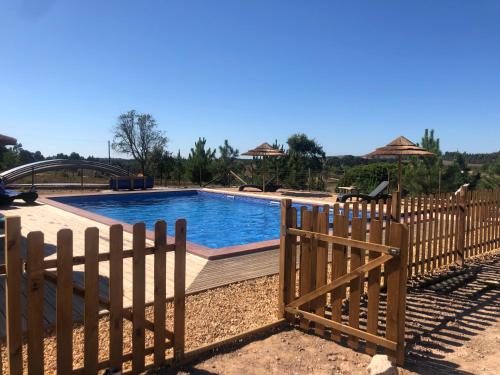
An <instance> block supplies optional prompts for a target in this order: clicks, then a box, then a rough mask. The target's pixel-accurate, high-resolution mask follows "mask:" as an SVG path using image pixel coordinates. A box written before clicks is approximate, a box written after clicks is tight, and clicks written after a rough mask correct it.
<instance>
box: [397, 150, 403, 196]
mask: <svg viewBox="0 0 500 375" xmlns="http://www.w3.org/2000/svg"><path fill="white" fill-rule="evenodd" d="M401 169H402V165H401V155H399V158H398V192H399V193H401Z"/></svg>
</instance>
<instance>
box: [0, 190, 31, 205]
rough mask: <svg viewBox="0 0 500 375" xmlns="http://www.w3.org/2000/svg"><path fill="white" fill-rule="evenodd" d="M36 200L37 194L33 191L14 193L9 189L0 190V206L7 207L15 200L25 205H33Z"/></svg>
mask: <svg viewBox="0 0 500 375" xmlns="http://www.w3.org/2000/svg"><path fill="white" fill-rule="evenodd" d="M37 198H38V193H37V192H36V191H34V190H30V191H15V190H9V189H0V205H2V206H9V205H11V204H12V202H14V200H16V199H22V200H23V201H25V202H26V203H34V202H35V201H36V200H37Z"/></svg>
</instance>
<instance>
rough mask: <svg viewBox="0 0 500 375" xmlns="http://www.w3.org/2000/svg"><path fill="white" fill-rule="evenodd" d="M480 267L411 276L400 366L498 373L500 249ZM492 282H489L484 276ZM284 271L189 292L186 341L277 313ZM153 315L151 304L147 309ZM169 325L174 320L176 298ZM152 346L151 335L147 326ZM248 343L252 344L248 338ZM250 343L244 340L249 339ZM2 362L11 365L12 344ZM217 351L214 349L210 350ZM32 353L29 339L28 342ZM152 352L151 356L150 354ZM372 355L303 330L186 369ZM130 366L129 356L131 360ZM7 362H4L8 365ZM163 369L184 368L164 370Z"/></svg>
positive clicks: (336, 367) (343, 363)
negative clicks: (435, 278)
mask: <svg viewBox="0 0 500 375" xmlns="http://www.w3.org/2000/svg"><path fill="white" fill-rule="evenodd" d="M469 267H477V269H478V273H477V276H476V277H475V278H474V279H473V280H469V281H467V283H466V284H459V285H457V287H456V288H454V289H453V290H452V291H451V292H449V293H436V292H434V291H431V290H430V289H429V288H426V289H419V288H418V287H416V286H415V285H416V284H418V283H415V282H414V281H415V280H410V283H409V286H410V288H409V292H408V296H407V324H406V332H407V338H406V340H407V356H406V364H405V368H404V369H401V371H400V372H401V373H403V374H407V373H422V374H498V373H500V365H499V364H500V361H498V358H497V357H498V354H499V353H500V352H499V348H500V345H499V344H500V289H499V288H498V284H494V283H495V282H497V283H498V282H500V254H496V255H493V256H489V257H487V258H486V259H483V260H481V261H471V262H469ZM486 282H489V283H490V284H489V286H488V285H487V284H485V283H486ZM277 290H278V278H277V276H270V277H264V278H259V279H255V280H249V281H245V282H241V283H236V284H232V285H228V286H225V287H221V288H216V289H213V290H209V291H205V292H202V293H199V294H196V295H192V296H189V297H187V300H186V349H187V350H190V349H194V348H196V347H199V346H201V345H204V344H208V343H212V342H214V341H215V340H220V339H223V338H227V337H230V336H233V335H236V334H238V333H242V332H244V331H247V330H249V329H252V328H257V327H259V326H261V325H264V324H267V323H270V322H273V321H275V319H276V308H277V300H278V295H277ZM146 315H147V316H148V318H151V315H152V309H151V308H148V309H147V310H146ZM166 321H167V325H168V326H169V327H171V326H172V309H171V304H168V305H167V317H166ZM99 328H100V329H99V342H100V345H99V347H100V351H99V357H100V359H101V360H104V359H105V358H106V357H107V355H108V353H107V350H106V348H107V345H108V343H109V333H108V328H109V320H108V318H107V317H103V318H102V319H101V321H100V327H99ZM131 328H132V327H131V324H130V322H128V321H125V322H124V330H125V337H124V339H125V342H124V352H125V353H127V352H129V351H130V349H131V336H130V334H131V331H132V330H131ZM82 334H83V332H82V328H81V326H80V327H75V331H74V338H73V343H74V368H79V367H80V366H81V365H82V360H83V338H82ZM146 343H147V346H150V345H151V344H152V335H151V334H149V332H147V333H146ZM245 344H246V345H245ZM242 345H244V346H242ZM1 346H2V347H3V348H2V357H3V358H2V359H3V360H2V362H3V364H4V366H5V365H6V362H7V361H6V360H7V358H6V351H5V347H4V345H1ZM56 346H57V345H56V342H55V338H54V336H53V335H51V334H50V333H49V334H48V336H47V338H46V339H45V359H46V366H47V367H46V373H54V372H55V371H54V370H55V358H56ZM210 354H211V353H209V355H210ZM23 355H24V357H25V358H26V355H27V351H26V347H24V348H23ZM151 359H152V358H147V360H146V362H147V363H148V362H150V361H151ZM369 360H370V357H369V356H367V355H365V354H363V353H358V352H355V351H352V350H351V349H348V348H347V346H344V345H338V344H336V343H334V342H332V341H330V340H328V339H324V338H320V337H317V336H314V335H312V334H308V333H304V332H301V331H297V330H287V331H283V332H280V333H277V334H274V335H271V336H269V337H265V338H261V339H256V340H248V341H247V342H244V343H239V346H233V347H229V348H224V351H220V352H219V353H215V355H212V356H211V357H210V356H208V357H204V358H200V359H199V360H198V362H197V363H194V364H193V365H192V366H191V367H186V368H183V369H180V371H182V372H183V373H193V374H243V373H244V374H265V373H282V374H347V373H353V374H361V373H366V370H365V368H366V365H367V364H368V362H369ZM124 368H125V369H127V368H130V363H128V364H125V366H124ZM5 370H6V368H5V367H4V371H5ZM162 371H163V372H160V373H164V374H171V373H176V372H178V370H166V369H165V370H162Z"/></svg>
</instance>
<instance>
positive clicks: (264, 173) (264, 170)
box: [262, 156, 266, 193]
mask: <svg viewBox="0 0 500 375" xmlns="http://www.w3.org/2000/svg"><path fill="white" fill-rule="evenodd" d="M262 192H263V193H265V192H266V157H265V156H263V157H262Z"/></svg>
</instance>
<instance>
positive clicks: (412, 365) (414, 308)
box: [405, 255, 500, 374]
mask: <svg viewBox="0 0 500 375" xmlns="http://www.w3.org/2000/svg"><path fill="white" fill-rule="evenodd" d="M499 261H500V257H499V256H498V255H497V256H496V257H493V258H491V259H489V260H486V261H485V262H484V264H483V265H481V266H480V267H481V270H480V271H479V273H478V275H477V279H476V280H472V281H470V282H469V283H467V284H465V285H462V286H459V287H458V288H457V289H455V290H454V291H452V292H450V293H447V294H444V293H441V294H440V293H436V292H433V291H431V290H429V289H425V290H414V291H409V293H408V295H407V309H406V317H407V322H406V352H407V355H406V366H405V367H406V368H408V369H409V370H413V371H418V372H421V373H433V374H441V373H442V374H445V373H446V374H468V372H465V371H462V370H459V369H458V365H457V364H455V363H452V362H449V361H448V360H446V359H445V358H446V354H450V353H453V352H455V351H457V350H459V349H460V348H461V347H463V346H464V345H466V343H467V342H468V341H470V340H471V339H472V338H473V337H474V336H476V335H480V334H482V333H483V332H485V331H486V330H487V329H488V328H489V327H490V326H491V325H492V324H494V323H495V322H497V321H498V320H499V319H500V309H499V307H500V290H499V289H498V286H496V287H495V286H494V285H493V284H494V283H495V282H497V283H498V282H500V264H499V263H500V262H499ZM486 282H489V285H488V284H486Z"/></svg>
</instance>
